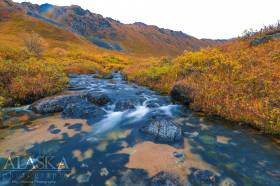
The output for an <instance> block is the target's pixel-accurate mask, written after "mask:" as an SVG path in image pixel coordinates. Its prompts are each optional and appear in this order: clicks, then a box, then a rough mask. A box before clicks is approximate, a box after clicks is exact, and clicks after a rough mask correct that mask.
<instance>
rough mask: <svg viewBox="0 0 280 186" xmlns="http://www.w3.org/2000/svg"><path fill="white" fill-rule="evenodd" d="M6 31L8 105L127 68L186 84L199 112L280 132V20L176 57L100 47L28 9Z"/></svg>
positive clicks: (1, 76)
mask: <svg viewBox="0 0 280 186" xmlns="http://www.w3.org/2000/svg"><path fill="white" fill-rule="evenodd" d="M19 30H21V32H19ZM0 33H1V34H0V41H1V45H0V105H2V106H3V105H6V106H7V105H17V104H26V103H30V102H32V101H35V100H37V99H39V98H42V97H45V96H48V95H53V94H56V93H59V92H60V91H61V90H63V89H64V88H65V87H66V86H67V82H68V78H67V74H71V73H95V72H97V71H98V72H99V73H100V74H101V75H102V74H107V73H109V72H111V71H112V70H122V71H123V73H124V74H125V75H126V76H127V79H128V80H130V81H134V82H137V83H139V84H141V85H145V86H148V87H151V88H153V89H155V90H158V91H160V92H162V93H166V94H168V93H170V91H171V90H172V87H174V85H175V86H177V87H179V88H180V90H181V93H182V94H184V95H185V96H186V97H188V99H190V100H191V103H190V107H191V108H193V109H195V110H200V111H203V112H205V113H208V114H211V115H219V116H222V117H224V118H227V119H230V120H234V121H240V122H245V123H250V124H251V125H253V126H255V127H257V128H259V129H261V130H263V131H264V132H266V133H272V134H279V132H280V83H279V82H280V65H279V63H280V42H279V37H280V35H279V33H280V26H279V24H277V25H274V26H268V27H265V28H264V29H262V30H261V31H259V32H246V34H245V35H244V36H243V37H240V38H237V39H235V40H232V41H229V42H226V43H225V44H222V45H219V46H216V47H209V48H206V49H202V50H200V51H196V52H194V51H186V52H184V53H183V54H182V55H180V56H178V57H175V58H170V57H161V58H158V57H149V58H148V57H145V56H137V57H136V56H132V55H125V54H122V53H118V52H114V51H109V50H105V49H101V48H99V47H97V46H94V45H92V44H91V43H90V42H89V41H87V40H85V39H84V38H82V37H80V36H78V35H75V34H73V33H70V32H68V31H65V30H63V29H61V28H58V27H55V26H52V25H51V24H48V23H44V22H42V21H39V20H36V19H34V18H32V17H29V16H25V15H22V14H21V13H14V15H12V16H10V18H9V19H8V20H2V21H1V26H0Z"/></svg>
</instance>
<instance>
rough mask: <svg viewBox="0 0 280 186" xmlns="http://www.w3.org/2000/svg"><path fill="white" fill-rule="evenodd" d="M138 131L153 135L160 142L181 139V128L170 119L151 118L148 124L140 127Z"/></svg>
mask: <svg viewBox="0 0 280 186" xmlns="http://www.w3.org/2000/svg"><path fill="white" fill-rule="evenodd" d="M140 131H141V132H144V133H146V134H149V135H152V136H154V137H155V138H156V140H158V141H161V142H176V141H180V140H182V139H183V136H182V131H181V128H180V127H178V126H177V125H176V124H175V123H174V122H173V121H172V120H171V119H156V120H152V121H151V122H150V123H149V124H148V125H146V126H143V127H142V128H140Z"/></svg>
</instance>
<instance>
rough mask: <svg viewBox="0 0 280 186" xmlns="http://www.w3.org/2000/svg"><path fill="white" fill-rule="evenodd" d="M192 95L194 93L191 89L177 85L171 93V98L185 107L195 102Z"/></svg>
mask: <svg viewBox="0 0 280 186" xmlns="http://www.w3.org/2000/svg"><path fill="white" fill-rule="evenodd" d="M191 93H192V91H191V89H190V88H187V87H184V86H182V85H180V84H176V85H174V86H173V88H172V90H171V92H170V96H171V98H172V99H173V100H175V101H178V102H180V103H182V104H185V105H189V104H190V103H192V102H193V99H192V96H191Z"/></svg>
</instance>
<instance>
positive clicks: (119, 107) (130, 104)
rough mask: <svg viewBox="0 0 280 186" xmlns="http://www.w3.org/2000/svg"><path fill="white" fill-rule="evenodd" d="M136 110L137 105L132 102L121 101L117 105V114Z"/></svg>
mask: <svg viewBox="0 0 280 186" xmlns="http://www.w3.org/2000/svg"><path fill="white" fill-rule="evenodd" d="M128 109H135V103H134V101H132V100H120V101H118V102H117V103H116V106H115V112H120V111H125V110H128Z"/></svg>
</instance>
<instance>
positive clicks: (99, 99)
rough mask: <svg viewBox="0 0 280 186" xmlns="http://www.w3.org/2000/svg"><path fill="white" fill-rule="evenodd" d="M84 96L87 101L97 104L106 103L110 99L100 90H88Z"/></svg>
mask: <svg viewBox="0 0 280 186" xmlns="http://www.w3.org/2000/svg"><path fill="white" fill-rule="evenodd" d="M86 97H87V99H88V101H90V102H91V103H93V104H95V105H98V106H103V105H106V104H107V103H109V102H110V101H111V99H110V98H109V97H108V96H107V95H106V94H104V93H101V92H94V91H90V92H88V93H87V94H86Z"/></svg>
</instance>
